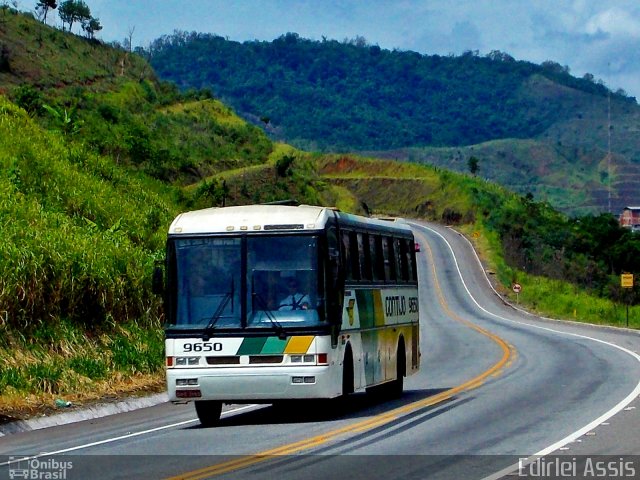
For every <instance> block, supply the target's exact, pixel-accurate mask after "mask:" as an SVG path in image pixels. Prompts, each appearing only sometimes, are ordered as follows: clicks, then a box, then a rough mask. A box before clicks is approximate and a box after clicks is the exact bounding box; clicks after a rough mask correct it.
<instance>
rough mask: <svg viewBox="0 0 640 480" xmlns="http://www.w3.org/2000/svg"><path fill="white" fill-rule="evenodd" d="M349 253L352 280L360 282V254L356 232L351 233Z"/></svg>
mask: <svg viewBox="0 0 640 480" xmlns="http://www.w3.org/2000/svg"><path fill="white" fill-rule="evenodd" d="M349 251H350V256H351V274H352V276H351V280H360V279H361V278H362V277H361V276H360V254H359V252H358V238H357V236H356V232H349Z"/></svg>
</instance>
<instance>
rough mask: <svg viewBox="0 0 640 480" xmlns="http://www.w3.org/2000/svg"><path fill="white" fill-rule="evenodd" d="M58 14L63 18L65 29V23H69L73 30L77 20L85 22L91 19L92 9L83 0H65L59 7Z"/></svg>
mask: <svg viewBox="0 0 640 480" xmlns="http://www.w3.org/2000/svg"><path fill="white" fill-rule="evenodd" d="M58 15H60V19H61V20H62V24H63V27H62V29H63V30H64V24H65V23H68V24H69V31H71V29H72V28H73V24H74V23H75V22H80V23H84V22H87V21H89V19H91V10H89V7H88V6H87V4H86V3H84V2H83V1H82V0H65V1H64V2H62V3H61V4H60V8H58Z"/></svg>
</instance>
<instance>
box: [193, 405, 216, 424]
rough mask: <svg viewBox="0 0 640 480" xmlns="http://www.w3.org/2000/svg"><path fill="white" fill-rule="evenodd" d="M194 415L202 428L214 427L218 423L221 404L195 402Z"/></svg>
mask: <svg viewBox="0 0 640 480" xmlns="http://www.w3.org/2000/svg"><path fill="white" fill-rule="evenodd" d="M195 406H196V414H197V415H198V420H200V423H201V424H202V426H203V427H215V426H216V425H217V424H218V423H220V415H221V414H222V402H220V401H218V400H196V401H195Z"/></svg>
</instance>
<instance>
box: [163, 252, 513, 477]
mask: <svg viewBox="0 0 640 480" xmlns="http://www.w3.org/2000/svg"><path fill="white" fill-rule="evenodd" d="M424 243H425V247H426V251H427V253H428V255H429V260H430V261H431V268H432V272H433V278H434V283H435V287H436V288H435V290H436V292H437V295H438V301H439V302H440V305H441V306H442V308H443V309H444V311H445V312H446V314H447V315H448V316H449V317H451V318H453V319H454V320H456V321H458V322H461V323H463V324H464V325H466V326H468V327H469V328H471V329H473V330H475V331H477V332H478V333H480V334H482V335H484V336H486V337H488V338H490V339H491V340H493V341H494V342H495V343H497V344H498V346H499V347H500V348H501V349H502V357H501V358H500V360H499V361H498V362H496V363H495V364H494V365H492V366H491V367H490V368H489V369H487V370H485V371H484V372H482V373H481V374H480V375H478V376H476V377H474V378H472V379H471V380H469V381H467V382H465V383H462V384H460V385H458V386H456V387H453V388H450V389H448V390H445V391H444V392H440V393H438V394H436V395H433V396H431V397H429V398H425V399H423V400H418V401H416V402H412V403H409V404H407V405H403V406H401V407H397V408H394V409H393V410H390V411H388V412H385V413H381V414H379V415H376V416H374V417H371V418H368V419H366V420H362V421H359V422H355V423H351V424H349V425H347V426H345V427H341V428H337V429H334V430H331V431H329V432H326V433H322V434H320V435H316V436H314V437H310V438H307V439H303V440H300V441H298V442H294V443H289V444H286V445H282V446H280V447H276V448H273V449H270V450H265V451H263V452H260V453H256V454H253V455H247V456H243V457H240V458H237V459H234V460H229V461H227V462H222V463H217V464H215V465H211V466H209V467H204V468H201V469H199V470H194V471H191V472H188V473H184V474H182V475H178V476H175V477H171V478H169V479H167V480H202V479H204V478H210V477H213V476H216V475H222V474H223V473H227V472H231V471H235V470H240V469H242V468H246V467H249V466H251V465H254V464H256V463H260V462H264V461H267V460H270V459H272V458H273V457H274V456H280V455H292V454H295V453H299V452H302V451H305V450H310V449H312V448H316V447H318V446H320V445H323V444H325V443H327V442H329V441H332V440H334V439H335V438H337V437H339V436H341V435H345V434H348V433H356V432H363V431H367V430H372V429H373V428H375V427H378V426H381V425H385V424H387V423H390V422H392V421H394V420H396V419H398V418H399V417H401V416H402V415H406V414H408V413H411V412H414V411H416V410H420V409H423V408H426V407H431V406H434V405H437V404H439V403H442V402H445V401H447V400H449V399H451V398H453V397H454V396H455V395H457V394H459V393H462V392H465V391H469V390H473V389H475V388H478V387H479V386H480V385H482V384H483V383H484V382H485V380H486V379H487V378H488V377H490V376H496V375H499V373H500V370H502V369H503V368H505V367H506V366H508V365H507V363H508V362H509V364H510V363H511V362H512V361H513V358H512V356H514V355H515V353H516V351H515V348H514V347H513V346H510V345H508V344H507V343H506V342H505V341H504V340H503V339H501V338H500V337H498V336H497V335H494V334H493V333H491V332H489V331H487V330H485V329H484V328H481V327H479V326H478V325H476V324H474V323H472V322H470V321H468V320H465V319H464V318H462V317H460V316H459V315H457V314H456V313H455V312H453V311H452V310H451V309H450V308H449V306H448V305H447V303H446V301H445V298H444V294H443V293H442V289H441V287H440V282H439V281H438V276H437V274H436V269H435V262H434V261H433V260H434V259H433V253H432V251H431V249H430V248H429V245H428V243H426V242H424Z"/></svg>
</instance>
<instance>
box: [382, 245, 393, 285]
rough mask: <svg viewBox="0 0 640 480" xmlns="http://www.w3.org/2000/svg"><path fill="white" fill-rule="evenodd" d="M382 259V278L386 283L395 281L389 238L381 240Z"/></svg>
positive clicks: (391, 247)
mask: <svg viewBox="0 0 640 480" xmlns="http://www.w3.org/2000/svg"><path fill="white" fill-rule="evenodd" d="M382 257H383V258H384V278H385V280H386V281H387V282H390V281H392V280H395V279H396V267H395V262H394V259H393V244H392V243H391V238H389V237H384V238H383V239H382Z"/></svg>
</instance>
